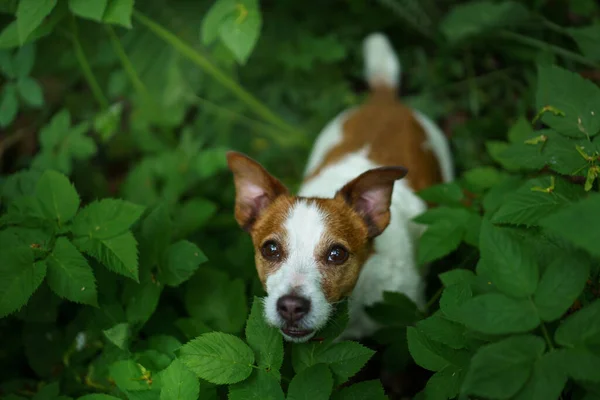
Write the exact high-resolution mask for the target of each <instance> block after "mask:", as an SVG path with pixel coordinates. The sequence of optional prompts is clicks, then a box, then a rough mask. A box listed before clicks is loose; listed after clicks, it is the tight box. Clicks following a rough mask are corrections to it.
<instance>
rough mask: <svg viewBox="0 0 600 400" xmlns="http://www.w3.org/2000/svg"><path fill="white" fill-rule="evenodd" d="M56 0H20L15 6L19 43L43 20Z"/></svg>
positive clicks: (23, 41)
mask: <svg viewBox="0 0 600 400" xmlns="http://www.w3.org/2000/svg"><path fill="white" fill-rule="evenodd" d="M56 3H57V0H21V1H20V2H19V7H18V8H17V27H18V31H19V42H20V44H23V43H25V40H26V39H27V37H28V36H29V35H30V34H31V33H32V32H33V31H34V30H35V29H36V28H37V27H38V26H40V25H41V24H42V22H43V21H44V18H46V17H47V16H48V15H49V14H50V12H51V11H52V10H53V9H54V7H55V6H56Z"/></svg>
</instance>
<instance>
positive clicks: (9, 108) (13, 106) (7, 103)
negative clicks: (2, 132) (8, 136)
mask: <svg viewBox="0 0 600 400" xmlns="http://www.w3.org/2000/svg"><path fill="white" fill-rule="evenodd" d="M17 111H19V99H18V98H17V87H16V86H15V84H14V83H12V82H8V83H6V84H5V85H4V88H3V89H2V95H1V97H0V128H6V127H7V126H8V125H10V124H11V123H12V122H13V120H14V119H15V116H16V115H17Z"/></svg>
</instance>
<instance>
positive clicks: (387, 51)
mask: <svg viewBox="0 0 600 400" xmlns="http://www.w3.org/2000/svg"><path fill="white" fill-rule="evenodd" d="M363 57H364V63H365V79H366V81H367V82H368V83H369V85H370V86H374V85H385V86H388V87H394V88H396V87H398V85H399V84H400V73H401V66H400V60H398V56H397V55H396V52H395V51H394V49H393V47H392V45H391V43H390V41H389V40H388V38H387V37H386V36H385V35H383V34H381V33H372V34H370V35H369V36H367V37H366V38H365V40H364V42H363Z"/></svg>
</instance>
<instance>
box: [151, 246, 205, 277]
mask: <svg viewBox="0 0 600 400" xmlns="http://www.w3.org/2000/svg"><path fill="white" fill-rule="evenodd" d="M207 260H208V259H207V258H206V256H205V255H204V253H203V252H202V250H200V249H199V248H198V246H196V245H195V244H194V243H192V242H188V241H187V240H180V241H179V242H176V243H173V244H172V245H170V246H169V247H168V248H167V250H166V252H165V254H164V258H163V260H162V262H161V263H160V268H159V274H158V279H159V280H160V281H161V282H163V283H165V284H167V285H169V286H179V285H180V284H182V283H183V282H185V281H187V280H188V279H189V278H190V277H191V276H192V275H193V274H194V272H196V270H197V269H198V266H199V265H200V264H202V263H204V262H206V261H207Z"/></svg>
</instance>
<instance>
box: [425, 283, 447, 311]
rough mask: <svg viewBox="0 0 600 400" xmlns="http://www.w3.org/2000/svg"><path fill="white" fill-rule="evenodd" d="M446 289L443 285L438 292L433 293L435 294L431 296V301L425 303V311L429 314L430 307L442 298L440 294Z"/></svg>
mask: <svg viewBox="0 0 600 400" xmlns="http://www.w3.org/2000/svg"><path fill="white" fill-rule="evenodd" d="M443 291H444V287H443V286H441V287H440V288H439V289H438V290H437V292H435V293H434V294H433V296H431V299H429V301H428V302H427V304H425V313H427V314H429V309H430V308H431V306H433V305H434V304H435V302H436V301H437V300H438V299H439V298H440V296H441V295H442V292H443Z"/></svg>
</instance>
